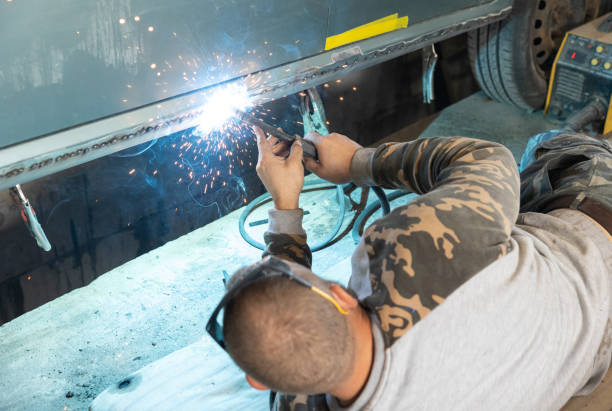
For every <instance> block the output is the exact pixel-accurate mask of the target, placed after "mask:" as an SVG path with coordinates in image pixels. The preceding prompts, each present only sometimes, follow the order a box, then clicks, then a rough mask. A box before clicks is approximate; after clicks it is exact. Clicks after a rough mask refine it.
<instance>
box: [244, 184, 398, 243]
mask: <svg viewBox="0 0 612 411" xmlns="http://www.w3.org/2000/svg"><path fill="white" fill-rule="evenodd" d="M318 184H325V181H323V180H315V181H309V182H306V183H305V185H306V186H309V185H318ZM350 185H353V186H354V184H353V183H349V184H348V185H347V186H350ZM334 187H335V188H336V201H337V203H338V207H339V212H338V218H337V219H336V226H335V227H334V229H333V230H332V232H331V233H330V235H329V236H328V237H327V238H326V239H325V240H323V241H322V242H320V243H318V244H316V245H314V246H312V247H311V251H312V252H315V251H319V250H322V249H324V248H326V247H328V246H330V245H332V244H334V243H336V242H337V241H338V240H339V239H340V238H336V235H338V232H339V231H340V228H341V227H342V223H343V221H344V215H345V206H344V196H345V194H344V193H345V191H344V189H345V188H346V189H347V191H350V187H343V186H341V185H338V186H331V185H327V186H323V187H315V188H309V189H305V190H303V191H302V192H303V193H306V192H311V191H317V190H326V189H330V188H334ZM372 191H374V193H375V194H376V196H377V197H378V202H376V203H373V204H371V205H370V206H369V207H367V208H366V210H365V211H363V212H362V213H368V210H369V214H367V216H369V215H371V214H372V213H374V211H376V210H377V209H378V208H379V207H380V208H382V212H383V215H387V214H389V213H390V212H391V206H390V204H389V199H387V196H386V194H385V191H384V190H383V189H382V188H380V187H372ZM404 193H406V194H407V192H404ZM397 197H399V196H397ZM397 197H394V198H397ZM271 199H272V197H271V196H270V194H269V193H264V194H262V195H260V196H259V197H257V198H256V199H255V200H253V201H252V202H251V203H250V204H249V205H248V206H247V207H246V208H245V209H244V211H243V212H242V214H241V215H240V220H239V222H238V230H239V231H240V235H241V236H242V238H243V239H244V240H245V241H246V242H247V243H249V244H250V245H252V246H253V247H255V248H258V249H260V250H263V249H265V245H264V244H262V243H260V242H258V241H256V240H255V239H253V238H252V237H251V236H250V235H249V234H248V233H247V232H246V229H245V223H246V219H247V217H248V216H249V215H250V214H251V212H253V210H255V209H256V208H258V207H259V206H261V205H263V204H265V203H267V202H269V201H270V200H271ZM358 214H359V215H357V216H355V217H354V219H353V221H352V222H351V224H355V225H354V226H353V233H352V235H353V239H354V238H355V232H356V231H357V232H359V229H357V230H355V228H354V227H360V226H361V224H363V222H364V221H365V218H361V215H362V214H360V213H358ZM366 218H367V217H366ZM350 229H351V227H350V226H349V227H347V230H346V231H345V232H344V233H343V234H342V235H341V237H343V236H344V235H345V234H347V233H348V230H350ZM357 235H359V234H357Z"/></svg>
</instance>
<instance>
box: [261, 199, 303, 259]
mask: <svg viewBox="0 0 612 411" xmlns="http://www.w3.org/2000/svg"><path fill="white" fill-rule="evenodd" d="M303 217H304V212H303V211H302V209H297V210H276V209H270V210H269V211H268V221H269V225H268V231H266V233H265V234H264V241H265V243H266V249H265V250H264V253H263V256H264V257H266V256H268V255H273V256H275V257H279V258H283V259H285V260H289V261H294V262H296V263H298V264H302V265H303V266H305V267H308V268H310V267H311V266H312V253H311V251H310V247H308V244H307V243H306V232H305V231H304V229H303V228H302V218H303Z"/></svg>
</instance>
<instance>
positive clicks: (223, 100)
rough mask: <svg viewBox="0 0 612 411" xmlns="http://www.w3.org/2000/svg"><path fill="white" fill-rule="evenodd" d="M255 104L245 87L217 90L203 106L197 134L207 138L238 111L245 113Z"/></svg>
mask: <svg viewBox="0 0 612 411" xmlns="http://www.w3.org/2000/svg"><path fill="white" fill-rule="evenodd" d="M252 105H253V103H252V102H251V99H250V98H249V94H248V92H247V90H246V87H245V86H244V85H239V84H231V85H229V86H224V87H221V88H219V89H218V90H215V91H214V92H213V93H212V94H211V95H210V96H209V97H208V98H207V99H206V103H204V105H203V106H202V114H201V115H200V117H199V119H198V126H197V128H196V130H195V131H196V133H197V134H199V135H201V136H205V135H207V134H209V133H210V132H211V131H213V130H215V129H218V128H221V127H222V126H223V125H224V124H225V123H226V122H227V121H228V120H229V119H230V118H231V117H232V116H233V115H234V114H235V113H236V111H238V110H241V111H244V110H246V109H247V108H249V107H251V106H252Z"/></svg>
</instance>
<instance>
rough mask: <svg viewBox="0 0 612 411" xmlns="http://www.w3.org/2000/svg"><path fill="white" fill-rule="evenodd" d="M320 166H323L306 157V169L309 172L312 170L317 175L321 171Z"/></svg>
mask: <svg viewBox="0 0 612 411" xmlns="http://www.w3.org/2000/svg"><path fill="white" fill-rule="evenodd" d="M320 166H321V165H320V164H319V163H317V162H316V161H315V159H313V158H310V157H304V167H306V169H307V170H310V171H312V172H313V173H316V171H317V170H318V169H319V167H320Z"/></svg>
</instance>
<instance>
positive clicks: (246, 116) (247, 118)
mask: <svg viewBox="0 0 612 411" xmlns="http://www.w3.org/2000/svg"><path fill="white" fill-rule="evenodd" d="M236 118H238V119H239V120H240V121H243V122H245V123H246V124H248V125H251V126H255V127H259V128H261V129H262V130H263V131H264V133H267V134H270V135H271V136H274V137H277V138H278V139H279V140H282V141H284V142H287V143H289V144H293V142H294V141H295V140H301V141H302V148H303V149H304V155H305V156H306V157H311V158H313V159H314V160H315V161H317V160H318V159H319V156H318V154H317V148H316V147H315V145H314V144H313V143H312V142H311V141H308V140H304V139H302V137H300V136H298V135H293V136H292V135H291V134H288V133H286V132H285V131H283V129H281V128H276V127H274V126H272V125H270V124H268V123H266V122H265V121H263V120H261V119H258V118H257V117H255V116H254V115H253V114H251V113H247V112H244V111H237V112H236Z"/></svg>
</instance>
